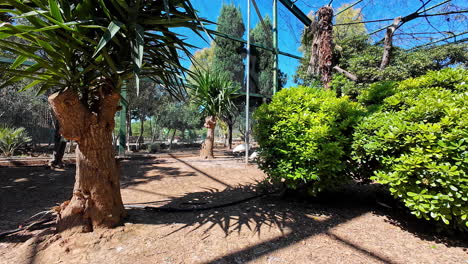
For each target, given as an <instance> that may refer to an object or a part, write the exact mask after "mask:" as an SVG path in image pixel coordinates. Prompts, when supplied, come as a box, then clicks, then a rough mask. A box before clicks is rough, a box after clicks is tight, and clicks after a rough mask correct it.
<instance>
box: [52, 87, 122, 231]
mask: <svg viewBox="0 0 468 264" xmlns="http://www.w3.org/2000/svg"><path fill="white" fill-rule="evenodd" d="M119 99H120V95H119V94H117V93H113V92H111V93H110V94H108V95H103V97H102V98H101V101H100V110H99V111H98V113H92V112H91V111H90V110H89V109H88V108H87V107H85V106H84V105H83V104H82V103H81V102H80V100H79V97H78V94H77V93H76V92H75V91H73V90H72V89H67V90H65V91H63V92H59V93H55V94H52V95H51V96H50V97H49V103H50V104H51V105H52V109H53V111H54V113H55V115H56V116H57V119H58V120H59V122H60V132H61V134H62V135H63V137H65V138H66V139H70V140H74V141H76V142H77V144H78V146H77V149H76V176H75V186H74V188H73V196H72V198H71V200H70V201H66V202H64V203H63V204H62V205H61V206H60V211H59V218H58V224H57V230H59V231H63V230H75V231H81V232H90V231H93V230H94V229H95V228H98V227H104V228H110V227H115V226H116V225H118V224H119V223H120V222H121V219H122V217H124V215H125V210H124V207H123V203H122V198H121V195H120V169H119V165H118V164H117V161H116V160H115V157H114V149H113V147H112V131H113V128H114V115H115V112H116V111H117V108H118V102H119Z"/></svg>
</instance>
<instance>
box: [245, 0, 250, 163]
mask: <svg viewBox="0 0 468 264" xmlns="http://www.w3.org/2000/svg"><path fill="white" fill-rule="evenodd" d="M246 68H247V69H246V72H247V74H246V82H247V84H246V91H245V163H247V164H248V163H249V136H250V135H249V134H250V130H249V104H250V0H247V67H246Z"/></svg>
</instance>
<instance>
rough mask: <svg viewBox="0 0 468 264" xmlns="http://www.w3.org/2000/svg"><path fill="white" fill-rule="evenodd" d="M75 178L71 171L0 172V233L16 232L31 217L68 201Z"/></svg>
mask: <svg viewBox="0 0 468 264" xmlns="http://www.w3.org/2000/svg"><path fill="white" fill-rule="evenodd" d="M74 175H75V169H74V167H67V168H65V169H64V170H61V171H58V170H50V169H48V168H45V167H17V168H2V169H0V216H1V217H0V232H1V231H5V230H9V229H14V228H17V227H18V225H19V224H21V223H23V222H24V221H25V220H27V219H28V218H29V217H31V216H32V215H34V214H37V213H39V212H41V211H45V210H49V209H50V208H51V207H53V206H55V205H57V204H58V203H61V202H63V201H64V200H67V199H69V198H70V197H69V196H70V195H71V192H72V189H73V182H74V180H75V177H74ZM26 238H27V237H25V238H24V239H26Z"/></svg>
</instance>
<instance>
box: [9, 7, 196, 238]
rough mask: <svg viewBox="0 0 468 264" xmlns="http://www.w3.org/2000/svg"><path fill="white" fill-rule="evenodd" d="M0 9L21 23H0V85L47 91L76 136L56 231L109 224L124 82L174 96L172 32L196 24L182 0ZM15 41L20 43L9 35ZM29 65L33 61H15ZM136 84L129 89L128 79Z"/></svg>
mask: <svg viewBox="0 0 468 264" xmlns="http://www.w3.org/2000/svg"><path fill="white" fill-rule="evenodd" d="M0 5H1V10H0V11H1V12H6V13H8V14H12V15H13V18H12V19H13V21H15V20H16V19H18V18H22V19H23V20H26V21H27V23H25V24H19V23H15V22H12V23H2V24H0V48H1V49H3V50H4V51H5V52H7V53H8V54H11V55H14V56H16V60H15V62H14V63H13V64H12V65H11V67H10V69H9V70H8V72H9V74H11V75H12V77H11V78H10V79H9V80H7V81H6V82H5V83H4V84H3V85H2V87H8V85H9V84H11V83H14V82H16V81H19V80H21V79H23V78H27V79H29V80H31V82H30V84H29V85H28V86H26V87H25V89H29V88H33V87H34V88H36V89H38V92H39V93H43V92H45V91H46V90H48V89H52V90H53V91H52V92H54V93H53V94H52V95H51V96H50V97H49V102H50V104H51V106H52V108H53V111H54V113H55V115H56V116H57V118H58V120H59V122H60V127H61V133H62V135H63V136H64V137H65V138H67V139H71V140H75V141H77V142H78V148H77V150H76V157H77V173H76V183H75V187H74V191H73V197H72V199H71V200H70V201H69V202H66V203H64V204H63V205H62V206H61V211H60V218H59V223H58V228H59V230H63V229H68V228H71V227H80V228H82V229H83V230H84V231H91V230H93V229H94V228H96V227H113V226H116V225H117V224H118V223H119V222H120V221H121V219H122V217H123V216H124V215H125V210H124V207H123V204H122V198H121V195H120V182H119V178H120V177H119V174H120V172H119V169H118V165H117V163H116V161H115V158H114V151H113V148H112V131H113V128H114V115H115V113H116V111H118V102H119V99H120V89H121V86H122V83H123V82H124V80H127V79H129V78H133V77H134V79H135V80H136V81H137V83H138V80H139V79H140V78H141V77H143V76H146V77H149V78H151V79H153V80H154V81H156V82H159V83H161V85H163V86H164V87H167V88H168V89H170V92H171V93H172V94H174V95H177V94H178V93H180V91H181V89H182V88H180V87H181V78H182V76H183V75H182V74H183V71H184V69H183V67H182V66H181V65H180V63H179V53H186V54H188V51H187V47H188V46H190V45H189V44H187V43H185V42H184V41H183V39H182V37H181V36H180V35H178V34H176V33H174V32H173V31H171V30H172V28H174V27H185V28H191V29H193V30H195V31H196V32H197V30H199V29H200V27H201V26H202V24H201V23H203V22H204V21H201V20H199V19H198V17H197V15H196V13H195V11H194V10H193V8H192V6H191V5H190V2H189V1H188V0H153V1H150V0H148V1H145V0H129V1H122V0H109V1H102V0H82V1H77V0H30V1H29V0H7V1H0ZM18 39H20V41H17V40H18ZM25 61H30V62H32V63H33V64H32V66H29V67H23V66H21V65H22V63H23V62H25ZM137 87H138V85H137Z"/></svg>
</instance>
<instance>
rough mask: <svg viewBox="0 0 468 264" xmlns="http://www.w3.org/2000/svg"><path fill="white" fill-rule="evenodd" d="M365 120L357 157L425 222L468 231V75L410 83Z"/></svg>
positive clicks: (438, 75)
mask: <svg viewBox="0 0 468 264" xmlns="http://www.w3.org/2000/svg"><path fill="white" fill-rule="evenodd" d="M395 91H396V93H395V94H394V95H393V96H390V97H388V98H387V99H385V100H384V102H383V105H382V107H381V110H380V111H378V112H376V113H374V114H372V115H371V116H369V117H367V118H365V119H364V121H363V122H362V123H361V124H360V125H359V126H358V127H357V129H356V132H355V135H354V143H353V149H354V151H353V155H354V158H355V159H356V160H357V161H358V163H360V164H361V165H363V167H366V168H367V169H368V170H372V171H375V176H374V177H373V179H375V180H376V181H378V182H380V183H382V184H386V185H388V186H389V190H390V192H391V193H392V194H393V195H394V196H395V197H397V198H398V199H400V200H402V201H403V202H404V203H405V205H406V206H407V207H408V208H409V209H410V210H411V212H412V213H413V214H414V215H416V216H417V217H419V218H425V219H427V220H431V219H432V220H435V221H438V222H443V223H445V224H450V223H451V224H452V225H453V226H457V227H460V228H463V227H464V228H466V227H468V219H467V217H468V184H467V183H468V174H467V171H468V118H467V117H468V105H467V102H468V71H467V70H464V69H451V68H448V69H444V70H441V71H438V72H429V73H428V74H426V75H424V76H421V77H419V78H414V79H408V80H406V81H403V82H401V83H400V84H399V85H398V87H396V88H395Z"/></svg>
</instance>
